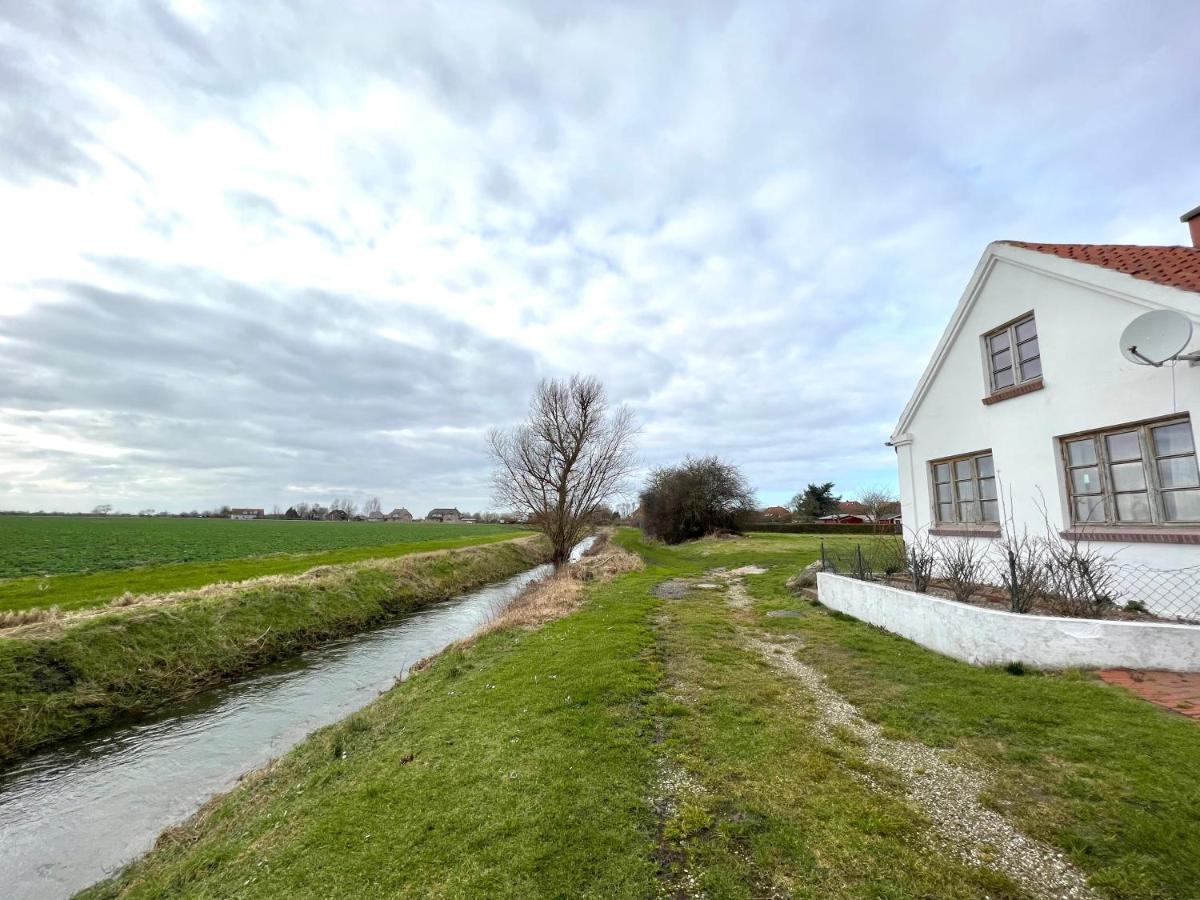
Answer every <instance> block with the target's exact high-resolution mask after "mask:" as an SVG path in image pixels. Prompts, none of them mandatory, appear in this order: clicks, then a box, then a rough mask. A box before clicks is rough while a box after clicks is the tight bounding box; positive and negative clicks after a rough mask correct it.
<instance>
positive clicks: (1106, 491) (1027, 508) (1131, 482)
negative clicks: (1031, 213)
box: [891, 208, 1200, 573]
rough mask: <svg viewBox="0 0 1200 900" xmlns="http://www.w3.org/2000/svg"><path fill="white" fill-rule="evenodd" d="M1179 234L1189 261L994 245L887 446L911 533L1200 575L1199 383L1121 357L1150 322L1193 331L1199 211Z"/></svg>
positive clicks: (1199, 265)
mask: <svg viewBox="0 0 1200 900" xmlns="http://www.w3.org/2000/svg"><path fill="white" fill-rule="evenodd" d="M1184 221H1188V222H1189V224H1190V226H1191V232H1192V241H1193V246H1191V247H1150V246H1125V245H1102V244H1097V245H1091V244H1030V243H1023V242H1017V241H997V242H995V243H992V244H989V245H988V247H987V249H986V250H985V251H984V254H983V258H982V259H981V260H980V261H979V265H978V266H977V267H976V269H975V273H974V275H973V276H972V278H971V280H970V282H969V283H968V285H967V288H966V291H964V293H963V295H962V299H961V300H960V301H959V303H958V307H957V308H956V309H955V311H954V315H953V316H952V317H951V319H950V324H949V325H948V326H947V327H946V330H945V333H944V334H943V335H942V338H941V340H940V342H939V343H938V345H937V348H936V350H935V351H934V354H933V358H932V359H931V360H930V362H929V365H928V366H927V368H926V370H925V373H924V375H922V377H921V380H920V382H919V383H918V385H917V388H916V390H915V391H914V393H913V395H912V399H911V400H909V402H908V405H907V406H906V407H905V408H904V412H903V414H902V415H901V416H900V421H899V422H898V423H897V425H896V429H895V433H894V434H893V435H892V440H891V443H892V444H893V445H894V446H895V448H896V453H897V457H898V463H899V469H900V473H899V474H900V495H901V509H902V514H903V521H904V525H905V531H906V532H913V531H916V532H927V533H929V534H931V535H933V536H934V537H935V539H938V538H945V537H952V536H968V537H970V538H972V539H978V540H980V541H989V542H994V540H995V539H996V538H997V537H998V536H1000V532H1001V523H1002V522H1011V523H1012V525H1013V526H1014V527H1015V529H1016V530H1017V531H1018V532H1021V531H1027V532H1028V533H1030V534H1033V535H1043V534H1045V533H1046V531H1047V528H1049V530H1050V531H1051V532H1053V533H1057V534H1059V535H1060V536H1063V537H1066V538H1074V537H1079V538H1081V539H1082V540H1084V541H1087V542H1102V544H1103V549H1104V550H1105V552H1106V553H1110V552H1111V553H1112V554H1114V555H1115V558H1116V559H1117V560H1119V561H1120V562H1121V563H1123V564H1140V565H1144V566H1149V567H1153V568H1157V569H1179V568H1182V567H1186V566H1200V472H1198V471H1197V465H1196V420H1197V419H1200V368H1198V367H1197V366H1196V365H1194V364H1190V363H1188V362H1182V361H1181V362H1177V363H1174V364H1172V363H1168V364H1166V365H1164V366H1162V367H1161V368H1153V367H1150V366H1141V365H1136V364H1134V363H1131V362H1129V361H1128V360H1127V359H1126V358H1125V357H1124V356H1123V355H1122V353H1121V351H1120V348H1119V339H1120V336H1121V333H1122V331H1123V330H1124V329H1125V327H1126V326H1127V325H1128V324H1129V323H1130V322H1131V321H1132V320H1133V319H1134V318H1136V317H1137V316H1138V315H1140V314H1142V313H1145V312H1147V311H1150V310H1158V309H1168V310H1174V311H1177V312H1179V313H1181V314H1183V315H1184V316H1186V317H1187V318H1189V319H1190V320H1192V322H1193V323H1197V324H1200V208H1197V209H1196V210H1193V211H1192V212H1191V213H1189V214H1188V215H1186V216H1184ZM1196 349H1198V347H1197V345H1196V343H1195V342H1193V344H1192V345H1191V346H1189V347H1188V348H1187V350H1188V351H1195V350H1196ZM1197 572H1198V573H1200V569H1198V570H1197Z"/></svg>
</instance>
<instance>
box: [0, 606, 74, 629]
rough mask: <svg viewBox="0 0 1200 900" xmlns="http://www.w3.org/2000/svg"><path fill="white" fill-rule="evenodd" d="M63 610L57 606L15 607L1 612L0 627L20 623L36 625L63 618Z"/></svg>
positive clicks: (15, 625)
mask: <svg viewBox="0 0 1200 900" xmlns="http://www.w3.org/2000/svg"><path fill="white" fill-rule="evenodd" d="M62 616H63V611H62V610H61V609H59V608H58V607H57V606H49V607H41V608H36V609H13V610H9V611H8V612H0V628H16V627H17V626H19V625H36V624H38V623H40V622H52V621H55V620H57V619H61V618H62Z"/></svg>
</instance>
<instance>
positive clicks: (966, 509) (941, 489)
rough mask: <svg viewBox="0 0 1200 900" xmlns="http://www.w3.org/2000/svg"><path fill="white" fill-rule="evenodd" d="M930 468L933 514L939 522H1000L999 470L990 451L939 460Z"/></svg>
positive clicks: (931, 464)
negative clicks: (997, 470)
mask: <svg viewBox="0 0 1200 900" xmlns="http://www.w3.org/2000/svg"><path fill="white" fill-rule="evenodd" d="M929 468H930V470H931V472H932V474H933V505H934V518H935V519H936V521H937V522H938V523H939V524H951V523H967V524H969V523H976V522H988V523H996V524H998V523H999V522H1000V504H999V503H998V502H997V500H996V471H995V468H994V467H993V465H992V454H991V453H990V452H989V451H984V452H983V453H973V454H971V455H969V456H957V457H954V458H953V459H943V460H938V461H937V462H933V463H930V464H929Z"/></svg>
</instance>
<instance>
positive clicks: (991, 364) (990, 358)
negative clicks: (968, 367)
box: [983, 310, 1042, 394]
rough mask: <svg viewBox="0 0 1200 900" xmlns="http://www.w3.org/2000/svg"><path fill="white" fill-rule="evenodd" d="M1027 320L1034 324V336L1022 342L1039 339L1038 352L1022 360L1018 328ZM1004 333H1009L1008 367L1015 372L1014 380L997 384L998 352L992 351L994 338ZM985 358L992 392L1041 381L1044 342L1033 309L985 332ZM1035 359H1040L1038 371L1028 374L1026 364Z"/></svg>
mask: <svg viewBox="0 0 1200 900" xmlns="http://www.w3.org/2000/svg"><path fill="white" fill-rule="evenodd" d="M1027 322H1028V323H1031V324H1032V325H1033V337H1032V338H1026V339H1025V340H1024V341H1021V342H1020V344H1027V343H1029V342H1030V341H1037V342H1038V352H1037V355H1036V356H1031V357H1030V358H1029V359H1027V360H1022V359H1021V358H1020V357H1021V353H1020V344H1019V343H1018V342H1017V328H1019V327H1020V326H1022V325H1024V324H1026V323H1027ZM1002 334H1003V335H1007V337H1008V354H1009V366H1008V367H1006V368H1008V369H1011V371H1012V374H1013V382H1012V384H1005V385H998V384H996V375H997V374H998V372H997V370H996V365H995V356H996V354H995V353H993V352H992V339H993V338H995V337H998V336H999V335H1002ZM997 352H999V353H1003V352H1004V351H1003V350H1000V351H997ZM983 359H984V368H985V369H986V370H987V383H988V390H989V391H990V392H991V393H992V394H998V393H1001V392H1012V391H1016V389H1017V388H1020V387H1021V386H1022V385H1027V384H1032V383H1034V382H1039V381H1040V380H1041V378H1042V365H1041V362H1042V342H1041V336H1040V335H1039V334H1038V330H1037V317H1036V316H1035V315H1034V314H1033V311H1032V310H1030V311H1029V312H1027V313H1023V314H1022V315H1019V316H1017V317H1016V318H1015V319H1012V320H1010V321H1008V322H1006V323H1005V324H1003V325H1001V326H1000V327H999V328H993V329H992V330H991V331H989V332H987V333H986V334H984V335H983ZM1033 360H1037V361H1038V371H1037V372H1036V373H1034V374H1026V373H1025V366H1026V365H1027V364H1028V363H1030V362H1033ZM1001 371H1004V370H1001Z"/></svg>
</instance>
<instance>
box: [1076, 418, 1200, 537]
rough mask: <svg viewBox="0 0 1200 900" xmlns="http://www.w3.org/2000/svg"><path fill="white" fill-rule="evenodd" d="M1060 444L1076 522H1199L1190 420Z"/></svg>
mask: <svg viewBox="0 0 1200 900" xmlns="http://www.w3.org/2000/svg"><path fill="white" fill-rule="evenodd" d="M1061 443H1062V450H1063V464H1064V465H1065V466H1066V472H1067V490H1068V493H1069V494H1070V498H1071V520H1072V521H1073V522H1075V523H1076V524H1078V525H1089V524H1101V525H1105V524H1107V525H1116V524H1121V525H1129V524H1138V525H1170V524H1175V523H1188V522H1200V471H1198V470H1197V468H1196V446H1195V442H1194V441H1193V439H1192V423H1191V420H1190V419H1189V418H1187V417H1184V418H1182V419H1174V420H1165V421H1158V422H1148V423H1144V424H1141V425H1125V426H1123V427H1121V428H1113V429H1110V430H1108V431H1099V432H1096V433H1095V434H1088V435H1081V436H1077V437H1069V438H1063V439H1062V441H1061Z"/></svg>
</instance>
